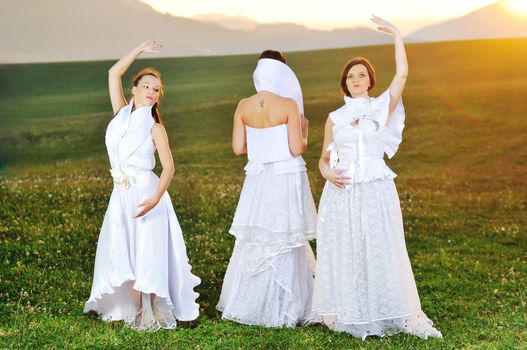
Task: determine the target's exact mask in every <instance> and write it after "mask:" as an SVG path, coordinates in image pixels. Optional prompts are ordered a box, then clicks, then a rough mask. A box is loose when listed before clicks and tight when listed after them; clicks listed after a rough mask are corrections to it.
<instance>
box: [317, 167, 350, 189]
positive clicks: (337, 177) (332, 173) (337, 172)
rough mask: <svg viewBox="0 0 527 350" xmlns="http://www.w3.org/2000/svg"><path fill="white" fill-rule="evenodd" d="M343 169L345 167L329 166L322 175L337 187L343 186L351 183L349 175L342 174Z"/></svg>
mask: <svg viewBox="0 0 527 350" xmlns="http://www.w3.org/2000/svg"><path fill="white" fill-rule="evenodd" d="M345 171H346V170H345V169H336V168H330V169H328V170H326V171H325V172H324V174H322V176H323V177H324V178H325V179H326V180H328V181H329V182H331V183H332V184H333V185H335V186H337V187H338V188H345V187H346V186H347V185H349V184H351V177H349V176H344V175H342V173H344V172H345Z"/></svg>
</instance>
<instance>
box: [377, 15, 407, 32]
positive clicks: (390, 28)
mask: <svg viewBox="0 0 527 350" xmlns="http://www.w3.org/2000/svg"><path fill="white" fill-rule="evenodd" d="M371 21H372V22H373V23H375V24H376V25H377V26H378V27H377V29H378V30H380V31H381V32H385V33H388V34H391V35H401V32H400V31H399V28H397V27H396V26H395V25H393V24H391V23H390V22H388V21H387V20H385V19H382V18H381V17H377V16H375V15H371Z"/></svg>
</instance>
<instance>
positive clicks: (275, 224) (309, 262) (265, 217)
mask: <svg viewBox="0 0 527 350" xmlns="http://www.w3.org/2000/svg"><path fill="white" fill-rule="evenodd" d="M253 77H254V85H255V88H256V91H258V92H260V91H263V90H265V91H269V92H272V93H275V94H277V95H280V96H283V97H288V98H292V99H294V100H295V101H296V102H297V106H298V108H299V111H300V113H303V111H304V108H303V103H302V90H301V89H300V84H299V82H298V79H297V78H296V76H295V74H294V72H293V71H292V70H291V68H289V67H288V66H287V65H286V64H284V63H282V62H279V61H277V60H273V59H260V60H259V61H258V65H257V68H256V70H255V71H254V75H253ZM287 130H288V128H287V124H281V125H278V126H275V127H270V128H263V129H255V128H251V127H248V126H246V136H247V138H246V139H247V156H248V159H249V162H248V163H247V166H246V167H245V170H246V177H245V181H244V183H243V188H242V191H241V194H240V200H239V202H238V206H237V208H236V213H235V214H234V220H233V223H232V226H231V228H230V230H229V232H230V233H231V234H232V235H234V236H235V237H236V243H235V245H234V250H233V252H232V256H231V259H230V261H229V266H228V268H227V272H226V274H225V278H224V280H223V288H222V291H221V296H220V301H219V303H218V306H217V307H218V309H219V310H221V311H222V312H223V314H222V317H223V318H224V319H230V320H233V321H236V322H239V323H244V324H251V325H262V326H267V327H282V326H285V327H294V326H295V325H297V324H298V323H300V322H315V319H314V318H313V317H312V316H313V313H312V309H311V307H312V305H311V302H312V293H313V268H314V265H315V258H314V255H313V251H312V250H311V247H310V246H309V240H311V239H313V238H314V237H315V225H316V207H315V203H314V201H313V196H312V194H311V189H310V187H309V180H308V178H307V174H306V166H305V162H304V160H303V159H302V157H300V156H298V157H294V156H293V155H292V154H291V152H290V150H289V142H288V132H287Z"/></svg>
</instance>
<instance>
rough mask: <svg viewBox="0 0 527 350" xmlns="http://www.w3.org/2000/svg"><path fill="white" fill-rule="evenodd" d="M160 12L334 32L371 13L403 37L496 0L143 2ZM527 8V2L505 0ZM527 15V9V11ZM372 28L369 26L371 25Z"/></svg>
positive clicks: (361, 21) (365, 19)
mask: <svg viewBox="0 0 527 350" xmlns="http://www.w3.org/2000/svg"><path fill="white" fill-rule="evenodd" d="M141 1H143V2H145V3H147V4H150V5H152V6H153V7H154V8H155V9H156V10H158V11H160V12H167V13H170V14H172V15H175V16H182V17H192V16H196V15H201V14H209V13H218V14H224V15H241V16H245V17H249V18H251V19H254V20H257V21H259V22H264V23H270V22H292V23H299V24H304V25H306V26H308V27H311V28H319V29H333V28H339V27H355V26H359V25H364V24H367V23H369V22H368V21H369V16H370V14H376V15H378V16H381V17H384V18H386V19H389V20H391V21H393V22H395V23H396V24H398V25H399V27H400V28H401V30H402V31H403V34H409V33H410V32H411V31H413V30H416V29H419V28H420V27H422V26H425V25H429V24H433V23H437V22H440V21H442V20H445V19H450V18H455V17H460V16H463V15H465V14H467V13H469V12H472V11H474V10H477V9H479V8H481V7H485V6H487V5H490V4H492V3H494V2H496V0H461V1H460V0H441V1H438V0H422V1H415V0H397V1H394V0H367V1H354V0H265V1H261V0H258V1H256V0H244V1H240V0H193V1H173V0H141ZM504 1H506V2H507V3H508V4H509V5H511V6H516V9H517V10H519V8H520V7H522V6H523V7H524V8H526V7H527V0H504ZM525 11H526V13H527V10H525ZM368 25H369V24H368Z"/></svg>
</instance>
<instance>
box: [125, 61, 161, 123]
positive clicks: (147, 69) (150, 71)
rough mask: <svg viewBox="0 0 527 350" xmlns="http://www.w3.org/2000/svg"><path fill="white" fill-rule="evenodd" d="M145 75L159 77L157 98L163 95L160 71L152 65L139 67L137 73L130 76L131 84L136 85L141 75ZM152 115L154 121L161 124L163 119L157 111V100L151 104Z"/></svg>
mask: <svg viewBox="0 0 527 350" xmlns="http://www.w3.org/2000/svg"><path fill="white" fill-rule="evenodd" d="M145 75H151V76H153V77H156V78H157V79H159V83H160V84H161V85H160V86H159V98H160V99H161V97H163V94H164V93H163V82H162V81H161V73H160V72H159V71H158V70H157V69H155V68H152V67H145V68H143V69H141V70H140V71H139V72H137V74H136V75H135V76H134V77H133V78H132V85H133V86H137V85H138V84H139V81H140V80H141V78H142V77H144V76H145ZM152 117H153V118H154V120H155V122H156V123H159V124H163V119H161V114H160V113H159V102H156V103H154V105H153V106H152Z"/></svg>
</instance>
